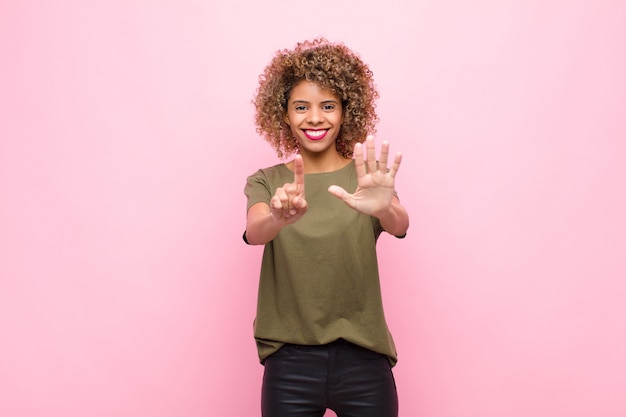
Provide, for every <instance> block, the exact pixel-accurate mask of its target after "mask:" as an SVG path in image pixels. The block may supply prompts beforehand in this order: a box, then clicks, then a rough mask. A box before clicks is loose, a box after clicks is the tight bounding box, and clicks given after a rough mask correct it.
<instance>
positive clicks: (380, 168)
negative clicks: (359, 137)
mask: <svg viewBox="0 0 626 417" xmlns="http://www.w3.org/2000/svg"><path fill="white" fill-rule="evenodd" d="M365 147H366V152H367V158H366V159H364V158H363V144H362V143H357V144H356V145H355V146H354V159H355V164H356V173H357V177H358V183H357V184H358V185H357V189H356V190H355V191H354V193H353V194H350V193H348V192H347V191H346V190H344V189H343V188H341V187H340V186H338V185H331V186H330V187H329V188H328V192H330V193H331V194H332V195H334V196H335V197H337V198H339V199H341V200H343V201H344V202H345V203H346V204H347V205H348V206H349V207H351V208H353V209H354V210H356V211H358V212H359V213H363V214H367V215H370V216H375V217H379V215H380V214H381V213H384V212H385V211H386V210H388V209H389V207H390V206H391V202H392V199H393V196H394V193H395V189H394V178H395V176H396V173H397V172H398V169H399V168H400V162H402V154H400V153H397V154H396V156H395V158H394V160H393V164H392V165H391V168H389V169H387V160H388V157H389V143H388V142H386V141H385V142H383V143H382V146H381V150H380V159H379V160H378V163H377V162H376V148H375V145H374V137H373V136H371V135H370V136H368V137H367V139H366V140H365Z"/></svg>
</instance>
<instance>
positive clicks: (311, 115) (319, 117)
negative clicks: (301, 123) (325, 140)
mask: <svg viewBox="0 0 626 417" xmlns="http://www.w3.org/2000/svg"><path fill="white" fill-rule="evenodd" d="M323 120H324V114H323V113H322V110H321V109H318V108H315V107H313V108H311V109H310V110H309V111H308V113H307V122H309V123H311V124H318V123H320V122H322V121H323Z"/></svg>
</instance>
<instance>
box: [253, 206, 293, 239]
mask: <svg viewBox="0 0 626 417" xmlns="http://www.w3.org/2000/svg"><path fill="white" fill-rule="evenodd" d="M284 226H285V222H284V221H283V220H277V219H275V218H274V217H273V216H272V213H271V212H270V211H269V209H268V210H267V211H265V210H262V211H261V210H258V209H254V207H251V209H250V211H249V212H248V218H247V222H246V241H247V242H248V244H250V245H264V244H266V243H267V242H270V241H271V240H272V239H274V238H275V237H276V235H278V232H280V229H282V228H283V227H284Z"/></svg>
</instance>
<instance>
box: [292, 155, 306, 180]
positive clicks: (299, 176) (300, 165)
mask: <svg viewBox="0 0 626 417" xmlns="http://www.w3.org/2000/svg"><path fill="white" fill-rule="evenodd" d="M293 182H294V184H296V185H302V186H304V161H303V160H302V155H296V157H295V158H294V160H293Z"/></svg>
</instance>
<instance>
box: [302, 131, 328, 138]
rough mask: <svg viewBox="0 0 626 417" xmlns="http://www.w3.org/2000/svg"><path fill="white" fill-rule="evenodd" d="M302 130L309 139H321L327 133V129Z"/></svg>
mask: <svg viewBox="0 0 626 417" xmlns="http://www.w3.org/2000/svg"><path fill="white" fill-rule="evenodd" d="M303 132H304V136H306V137H307V139H309V140H322V139H324V137H325V136H326V134H327V133H328V129H319V130H313V129H305V130H303Z"/></svg>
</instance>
